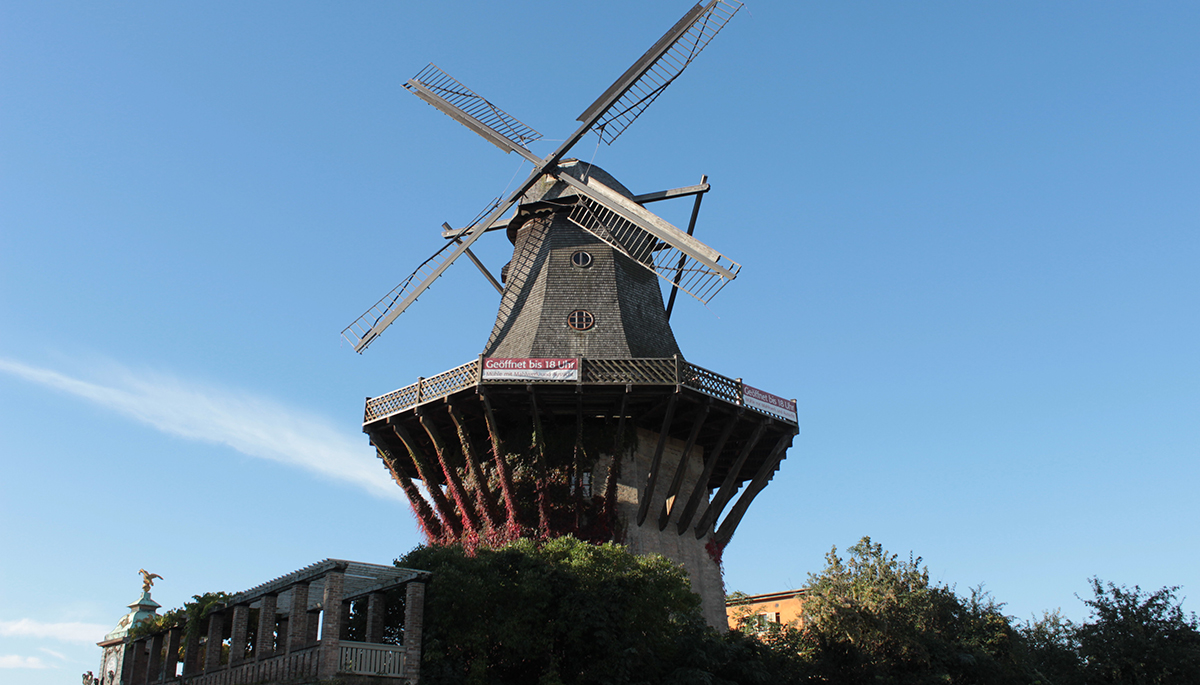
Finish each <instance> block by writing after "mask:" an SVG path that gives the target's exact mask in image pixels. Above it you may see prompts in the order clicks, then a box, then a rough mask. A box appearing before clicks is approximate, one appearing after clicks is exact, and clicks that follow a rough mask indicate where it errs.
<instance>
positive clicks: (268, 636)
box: [254, 595, 283, 661]
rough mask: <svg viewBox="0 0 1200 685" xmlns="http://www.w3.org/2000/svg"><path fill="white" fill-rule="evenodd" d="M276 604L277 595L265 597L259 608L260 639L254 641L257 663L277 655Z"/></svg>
mask: <svg viewBox="0 0 1200 685" xmlns="http://www.w3.org/2000/svg"><path fill="white" fill-rule="evenodd" d="M275 602H276V597H275V595H264V596H263V598H262V604H260V605H259V607H258V637H257V638H255V640H254V660H255V661H262V660H263V659H269V658H271V655H273V654H274V653H275V621H276V616H275ZM280 642H283V640H280ZM280 647H283V645H280Z"/></svg>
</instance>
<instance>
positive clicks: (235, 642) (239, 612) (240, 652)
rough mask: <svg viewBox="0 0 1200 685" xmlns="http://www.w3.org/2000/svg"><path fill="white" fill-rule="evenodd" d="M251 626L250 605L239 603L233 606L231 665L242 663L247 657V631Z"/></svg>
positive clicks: (230, 648)
mask: <svg viewBox="0 0 1200 685" xmlns="http://www.w3.org/2000/svg"><path fill="white" fill-rule="evenodd" d="M249 627H250V606H249V605H247V604H237V605H235V606H234V607H233V628H232V629H231V631H230V636H229V665H230V666H232V665H234V664H237V663H241V662H242V661H243V660H245V658H246V631H247V630H248V629H249Z"/></svg>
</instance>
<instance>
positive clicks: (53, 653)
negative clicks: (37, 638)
mask: <svg viewBox="0 0 1200 685" xmlns="http://www.w3.org/2000/svg"><path fill="white" fill-rule="evenodd" d="M38 651H39V652H45V653H47V654H49V655H50V656H52V657H54V658H55V659H61V660H62V661H66V660H67V655H66V654H63V653H62V652H56V651H54V650H53V649H46V648H45V647H38Z"/></svg>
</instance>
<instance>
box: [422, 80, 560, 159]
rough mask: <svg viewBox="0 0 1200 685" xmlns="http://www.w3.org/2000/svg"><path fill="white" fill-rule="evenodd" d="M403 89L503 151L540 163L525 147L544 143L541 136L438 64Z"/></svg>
mask: <svg viewBox="0 0 1200 685" xmlns="http://www.w3.org/2000/svg"><path fill="white" fill-rule="evenodd" d="M404 87H405V88H407V89H409V90H411V91H412V92H413V93H415V94H416V95H417V96H418V97H420V98H421V99H422V100H424V101H426V102H428V103H429V104H431V105H433V106H434V107H437V108H438V109H440V110H442V112H445V113H446V114H448V115H450V116H451V117H452V118H453V119H454V120H455V121H457V122H459V123H460V124H462V125H464V126H466V127H467V128H469V129H471V130H472V131H475V132H476V133H478V134H479V135H481V136H483V137H484V138H485V139H486V140H487V141H488V142H490V143H491V144H493V145H495V146H496V147H498V148H500V149H501V150H504V151H505V152H510V151H516V152H518V153H520V154H521V155H522V156H524V157H526V158H527V159H528V158H532V159H533V160H534V161H540V158H538V157H536V156H534V155H533V153H532V152H530V151H529V149H528V148H527V147H526V145H527V144H529V143H532V142H533V141H535V140H541V138H542V134H540V133H538V132H537V131H535V130H533V129H532V128H530V127H529V126H526V125H525V124H523V123H521V122H520V121H519V120H518V119H517V118H516V117H514V116H512V115H511V114H509V113H508V112H505V111H504V110H502V109H500V108H499V107H497V106H495V105H493V104H492V103H491V102H489V101H488V100H487V99H485V98H484V97H482V96H481V95H479V94H477V93H476V92H475V91H473V90H471V89H470V88H468V87H466V86H464V85H463V84H461V83H459V82H458V81H457V80H455V78H454V77H453V76H451V75H450V74H447V73H446V72H444V71H442V70H441V69H439V68H438V67H437V65H435V64H432V63H430V64H429V66H427V67H425V68H424V69H422V70H421V72H420V73H419V74H417V75H416V76H415V77H413V78H412V79H410V80H409V81H408V83H406V84H404Z"/></svg>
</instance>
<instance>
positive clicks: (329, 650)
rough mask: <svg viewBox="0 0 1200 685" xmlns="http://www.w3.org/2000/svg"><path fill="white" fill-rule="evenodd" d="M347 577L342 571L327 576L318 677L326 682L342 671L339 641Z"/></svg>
mask: <svg viewBox="0 0 1200 685" xmlns="http://www.w3.org/2000/svg"><path fill="white" fill-rule="evenodd" d="M344 584H345V576H344V575H343V574H342V572H341V571H330V572H329V573H326V574H325V595H324V596H323V597H322V598H321V606H322V607H323V609H324V610H323V611H322V612H321V660H320V666H319V669H318V670H317V677H318V678H320V679H322V680H324V679H327V678H332V677H333V676H335V675H336V674H337V672H338V671H339V670H341V668H340V667H341V664H340V663H338V662H339V659H340V656H341V645H340V643H339V639H340V637H341V635H342V628H343V627H344V625H345V624H344V623H343V620H344V616H343V613H344V612H343V607H342V604H343V603H344V602H343V601H342V594H343V593H342V589H343V586H344Z"/></svg>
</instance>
